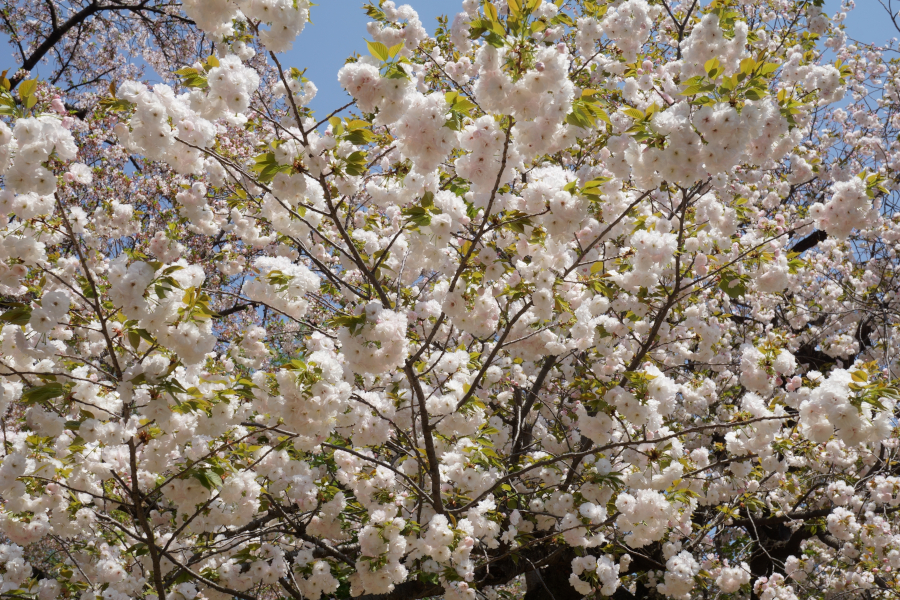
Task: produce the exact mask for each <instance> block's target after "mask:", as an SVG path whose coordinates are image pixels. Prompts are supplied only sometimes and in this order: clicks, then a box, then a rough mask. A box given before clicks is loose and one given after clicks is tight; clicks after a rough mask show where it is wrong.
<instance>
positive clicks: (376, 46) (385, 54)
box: [366, 40, 391, 62]
mask: <svg viewBox="0 0 900 600" xmlns="http://www.w3.org/2000/svg"><path fill="white" fill-rule="evenodd" d="M366 45H367V46H368V47H369V53H370V54H371V55H372V56H374V57H375V58H377V59H378V60H380V61H381V62H386V61H387V60H388V59H389V58H391V56H390V50H388V47H387V46H385V45H384V44H382V43H381V42H370V41H369V40H366Z"/></svg>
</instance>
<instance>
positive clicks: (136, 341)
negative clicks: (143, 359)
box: [128, 330, 141, 350]
mask: <svg viewBox="0 0 900 600" xmlns="http://www.w3.org/2000/svg"><path fill="white" fill-rule="evenodd" d="M128 343H129V344H131V347H132V348H134V349H135V350H137V349H138V346H140V345H141V334H139V333H138V332H137V331H134V330H132V331H129V332H128Z"/></svg>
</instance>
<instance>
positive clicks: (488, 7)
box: [484, 2, 499, 21]
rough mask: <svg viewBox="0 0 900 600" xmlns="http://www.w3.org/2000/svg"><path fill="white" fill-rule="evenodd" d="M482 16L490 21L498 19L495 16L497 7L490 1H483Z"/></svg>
mask: <svg viewBox="0 0 900 600" xmlns="http://www.w3.org/2000/svg"><path fill="white" fill-rule="evenodd" d="M484 16H485V17H487V18H488V19H490V20H491V21H497V20H499V19H498V17H497V8H496V7H495V6H494V5H493V4H492V3H490V2H485V3H484Z"/></svg>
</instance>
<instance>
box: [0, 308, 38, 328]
mask: <svg viewBox="0 0 900 600" xmlns="http://www.w3.org/2000/svg"><path fill="white" fill-rule="evenodd" d="M30 319H31V307H29V306H25V305H22V306H17V307H15V308H13V309H12V310H8V311H6V312H5V313H3V314H2V315H0V321H4V322H6V323H9V324H10V325H27V324H28V321H29V320H30Z"/></svg>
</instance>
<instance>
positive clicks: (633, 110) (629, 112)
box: [622, 107, 644, 121]
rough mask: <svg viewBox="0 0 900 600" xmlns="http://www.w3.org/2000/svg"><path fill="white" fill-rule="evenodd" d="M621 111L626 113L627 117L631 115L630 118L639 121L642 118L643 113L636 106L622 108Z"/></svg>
mask: <svg viewBox="0 0 900 600" xmlns="http://www.w3.org/2000/svg"><path fill="white" fill-rule="evenodd" d="M622 112H624V113H625V114H626V115H628V116H629V117H631V118H632V119H634V120H636V121H640V120H642V119H643V118H644V113H643V112H641V111H639V110H638V109H636V108H631V107H629V108H626V109H625V110H623V111H622Z"/></svg>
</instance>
